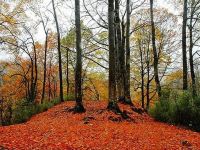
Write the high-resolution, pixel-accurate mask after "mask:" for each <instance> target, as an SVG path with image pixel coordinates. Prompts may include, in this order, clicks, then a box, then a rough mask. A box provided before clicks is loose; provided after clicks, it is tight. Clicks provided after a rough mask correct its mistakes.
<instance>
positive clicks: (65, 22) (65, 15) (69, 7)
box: [0, 0, 178, 60]
mask: <svg viewBox="0 0 200 150" xmlns="http://www.w3.org/2000/svg"><path fill="white" fill-rule="evenodd" d="M50 1H51V0H44V1H43V4H44V6H45V8H48V11H46V12H47V13H46V15H48V16H49V17H50V18H51V19H53V17H52V14H51V13H50V11H52V5H51V4H50ZM55 3H56V0H55ZM63 3H65V5H64V4H58V3H56V5H57V6H58V7H57V10H56V11H57V15H58V20H59V26H60V29H61V34H62V33H66V32H67V30H69V28H70V26H72V24H73V20H74V19H73V18H74V10H73V7H74V4H73V3H74V1H73V0H68V1H67V2H66V1H64V2H63ZM157 5H158V6H159V7H161V8H162V7H163V8H167V9H168V10H169V11H170V12H171V13H175V14H178V11H176V10H175V8H174V7H173V5H172V4H169V3H168V2H166V0H157ZM81 10H83V8H81ZM27 15H28V16H29V24H30V25H31V26H32V24H34V22H35V20H36V19H35V18H36V17H35V16H34V15H33V13H31V12H30V10H29V11H27ZM49 26H50V27H51V29H52V30H53V31H55V24H51V25H49ZM37 30H38V31H37V33H36V34H35V39H36V40H37V41H44V37H45V34H44V32H43V28H42V26H41V25H40V26H38V27H37ZM10 58H11V56H10V55H9V54H7V53H6V52H2V51H0V60H8V59H10Z"/></svg>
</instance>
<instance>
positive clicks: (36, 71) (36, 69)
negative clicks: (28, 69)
mask: <svg viewBox="0 0 200 150" xmlns="http://www.w3.org/2000/svg"><path fill="white" fill-rule="evenodd" d="M34 59H35V65H34V66H35V80H34V92H33V100H35V98H36V96H37V80H38V66H37V52H36V47H35V43H34Z"/></svg>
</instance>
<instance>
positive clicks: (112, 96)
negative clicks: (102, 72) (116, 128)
mask: <svg viewBox="0 0 200 150" xmlns="http://www.w3.org/2000/svg"><path fill="white" fill-rule="evenodd" d="M108 40H109V91H108V93H109V103H108V107H107V108H108V109H109V110H112V111H117V112H118V111H119V107H118V105H117V98H116V82H115V81H116V79H115V67H116V66H115V62H116V61H115V59H116V58H115V31H114V0H108Z"/></svg>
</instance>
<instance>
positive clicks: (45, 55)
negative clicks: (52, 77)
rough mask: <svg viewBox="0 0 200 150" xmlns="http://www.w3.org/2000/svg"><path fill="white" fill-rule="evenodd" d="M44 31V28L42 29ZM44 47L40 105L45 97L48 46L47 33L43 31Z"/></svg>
mask: <svg viewBox="0 0 200 150" xmlns="http://www.w3.org/2000/svg"><path fill="white" fill-rule="evenodd" d="M44 30H45V28H44ZM45 35H46V38H45V47H44V75H43V85H42V98H41V103H43V101H44V96H45V86H46V74H47V46H48V32H46V31H45Z"/></svg>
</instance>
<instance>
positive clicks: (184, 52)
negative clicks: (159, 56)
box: [182, 0, 188, 90]
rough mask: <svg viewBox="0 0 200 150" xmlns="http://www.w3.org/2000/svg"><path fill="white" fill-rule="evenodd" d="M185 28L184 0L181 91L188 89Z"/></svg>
mask: <svg viewBox="0 0 200 150" xmlns="http://www.w3.org/2000/svg"><path fill="white" fill-rule="evenodd" d="M186 26H187V0H184V6H183V25H182V55H183V90H187V89H188V79H187V71H188V68H187V39H186V38H187V37H186Z"/></svg>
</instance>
